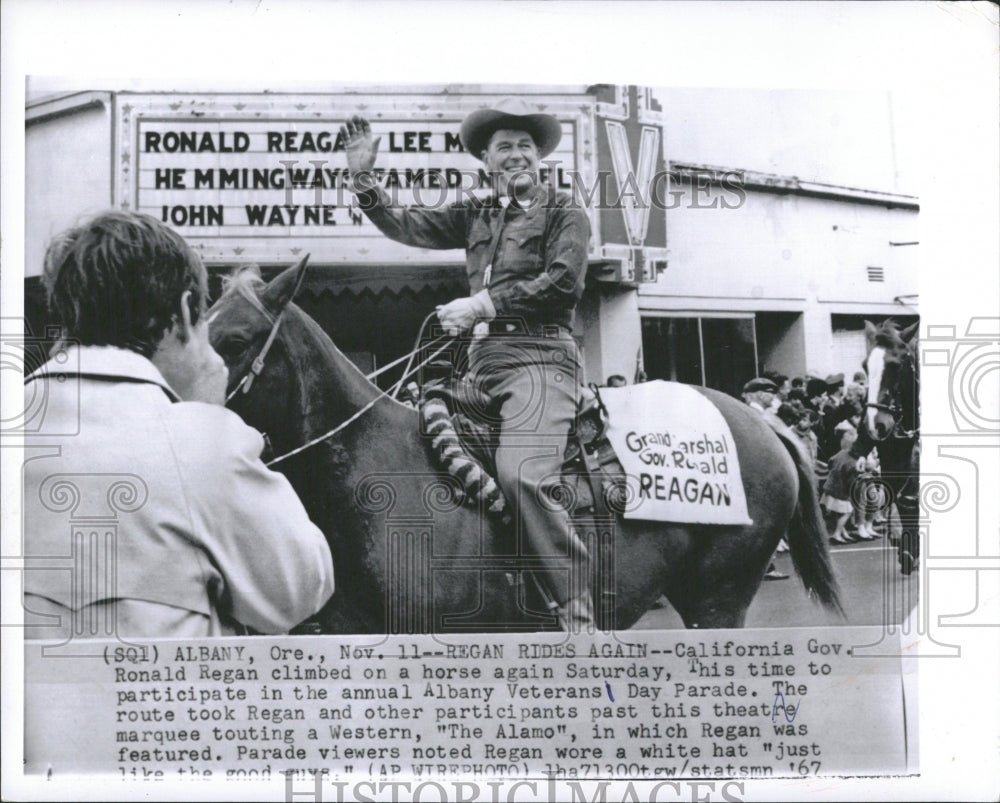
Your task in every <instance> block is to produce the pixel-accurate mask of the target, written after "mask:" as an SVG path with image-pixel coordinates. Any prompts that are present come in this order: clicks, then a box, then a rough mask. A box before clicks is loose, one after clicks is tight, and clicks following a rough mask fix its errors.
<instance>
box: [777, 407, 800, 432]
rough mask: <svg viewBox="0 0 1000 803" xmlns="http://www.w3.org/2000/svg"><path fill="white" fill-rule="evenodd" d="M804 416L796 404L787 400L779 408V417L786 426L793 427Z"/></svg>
mask: <svg viewBox="0 0 1000 803" xmlns="http://www.w3.org/2000/svg"><path fill="white" fill-rule="evenodd" d="M801 417H802V413H801V412H799V411H798V410H796V409H795V405H792V404H789V403H788V402H785V403H784V404H782V405H781V406H780V407H779V408H778V418H780V419H781V420H782V421H783V422H784V423H785V426H789V427H793V426H795V425H796V424H797V423H798V422H799V419H800V418H801Z"/></svg>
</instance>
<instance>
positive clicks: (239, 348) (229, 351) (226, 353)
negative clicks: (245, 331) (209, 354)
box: [219, 337, 250, 358]
mask: <svg viewBox="0 0 1000 803" xmlns="http://www.w3.org/2000/svg"><path fill="white" fill-rule="evenodd" d="M249 345H250V344H249V343H248V342H247V341H246V340H244V339H243V338H241V337H233V338H229V339H227V340H224V341H222V343H220V344H219V354H220V355H222V357H223V358H226V357H239V356H240V355H241V354H243V352H245V351H246V350H247V347H248V346H249Z"/></svg>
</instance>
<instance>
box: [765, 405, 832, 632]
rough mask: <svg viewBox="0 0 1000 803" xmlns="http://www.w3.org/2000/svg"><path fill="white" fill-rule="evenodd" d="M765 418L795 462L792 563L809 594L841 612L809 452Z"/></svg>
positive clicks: (775, 422)
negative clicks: (797, 495)
mask: <svg viewBox="0 0 1000 803" xmlns="http://www.w3.org/2000/svg"><path fill="white" fill-rule="evenodd" d="M765 418H766V419H767V421H768V423H769V424H771V429H772V430H774V434H775V435H777V436H778V440H780V441H781V443H782V445H783V446H784V447H785V449H786V450H787V451H788V454H789V455H790V456H791V458H792V462H793V463H795V473H796V475H797V476H798V480H799V498H798V501H797V503H796V505H795V511H794V512H793V513H792V519H791V521H790V522H789V524H788V549H789V552H790V554H791V556H792V564H793V565H794V566H795V571H796V572H797V573H798V575H799V577H800V578H802V584H803V585H804V586H805V587H806V590H807V591H808V592H809V593H810V595H812V596H815V597H816V598H817V599H818V600H819V601H820V602H821V603H822V604H823V605H824V606H826V607H827V608H831V609H833V610H836V611H839V612H840V614H841V615H844V609H843V608H842V607H841V605H840V597H839V594H838V592H837V580H836V578H835V577H834V576H833V567H832V566H831V565H830V556H829V553H828V552H827V549H826V525H825V524H824V522H823V512H822V510H820V506H819V500H818V499H817V498H816V481H815V479H814V477H813V470H812V464H811V460H810V458H809V455H808V454H807V453H806V451H805V450H804V449H803V448H802V446H801V444H800V443H799V442H798V439H797V438H796V437H795V436H794V435H793V434H792V433H791V431H790V430H789V429H788V428H787V427H786V426H785V425H784V424H782V423H781V421H780V420H778V419H777V418H774V419H773V420H772V417H771V416H765Z"/></svg>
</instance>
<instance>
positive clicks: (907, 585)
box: [635, 537, 920, 630]
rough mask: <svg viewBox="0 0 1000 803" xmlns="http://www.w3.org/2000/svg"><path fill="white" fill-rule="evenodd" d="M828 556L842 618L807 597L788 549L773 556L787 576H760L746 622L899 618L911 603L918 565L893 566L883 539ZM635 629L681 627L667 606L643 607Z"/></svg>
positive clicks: (891, 554)
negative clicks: (906, 571)
mask: <svg viewBox="0 0 1000 803" xmlns="http://www.w3.org/2000/svg"><path fill="white" fill-rule="evenodd" d="M830 559H831V562H832V563H833V570H834V574H835V576H836V578H837V582H838V583H839V585H840V601H841V604H842V605H843V607H844V613H845V614H846V618H844V619H841V618H840V616H839V615H837V614H836V613H833V612H831V611H828V610H826V609H824V608H821V607H820V606H819V605H818V604H817V603H813V602H811V601H810V600H809V598H808V596H807V594H806V592H805V589H804V588H803V587H802V583H801V582H800V581H799V579H798V577H797V575H796V574H795V569H794V568H793V567H792V560H791V558H790V557H789V555H788V553H784V554H779V555H777V556H776V563H777V566H778V569H779V570H780V571H782V572H784V573H785V574H788V575H791V577H790V578H789V579H788V580H776V581H764V582H763V583H762V584H761V587H760V590H759V591H758V592H757V596H756V597H755V598H754V601H753V602H752V603H751V605H750V609H749V610H748V611H747V618H746V627H813V626H836V625H881V624H883V623H884V622H886V621H888V622H901V621H903V620H904V619H905V618H906V616H907V614H908V613H909V611H911V610H912V609H913V608H914V607H915V606H916V604H917V592H918V587H919V586H918V581H917V578H918V577H919V574H920V573H919V571H917V572H914V573H913V574H911V575H910V576H908V577H905V576H903V575H902V574H901V573H900V571H899V565H898V564H897V562H896V549H895V547H893V546H892V545H891V544H890V543H889V541H888V540H887V539H885V538H884V537H883V538H880V539H878V540H877V541H860V542H858V543H856V544H849V545H846V546H831V547H830ZM635 627H636V628H637V629H639V628H641V629H659V630H676V629H681V628H683V627H684V624H683V622H682V621H681V618H680V616H678V615H677V613H676V612H675V611H674V610H673V608H671V607H669V606H665V607H663V608H659V609H654V610H652V611H649V612H648V613H646V615H645V616H643V617H642V618H641V619H640V620H639V621H638V622H637V623H636V625H635Z"/></svg>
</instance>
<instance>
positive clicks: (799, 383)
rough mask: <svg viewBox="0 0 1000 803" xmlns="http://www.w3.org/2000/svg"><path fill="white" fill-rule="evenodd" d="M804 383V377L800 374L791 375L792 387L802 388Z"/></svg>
mask: <svg viewBox="0 0 1000 803" xmlns="http://www.w3.org/2000/svg"><path fill="white" fill-rule="evenodd" d="M805 384H806V380H805V378H804V377H801V376H794V377H792V388H804V387H805Z"/></svg>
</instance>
